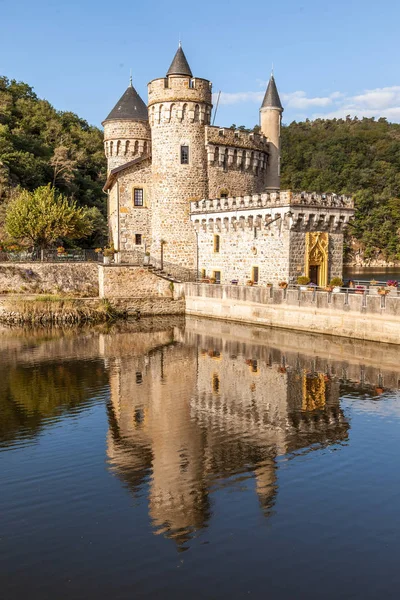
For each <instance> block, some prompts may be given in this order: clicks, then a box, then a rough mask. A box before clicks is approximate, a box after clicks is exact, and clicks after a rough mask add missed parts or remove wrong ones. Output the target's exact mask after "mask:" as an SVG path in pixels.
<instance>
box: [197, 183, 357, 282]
mask: <svg viewBox="0 0 400 600" xmlns="http://www.w3.org/2000/svg"><path fill="white" fill-rule="evenodd" d="M352 206H353V204H352V201H351V199H350V198H347V197H338V196H333V195H324V196H319V195H317V194H292V193H291V192H280V193H279V192H274V193H271V194H255V195H253V196H245V197H239V198H226V199H219V198H217V199H215V200H207V201H203V202H192V203H191V218H192V221H193V224H194V226H195V228H196V230H197V232H198V233H197V236H198V266H199V271H200V273H201V275H202V277H208V278H216V279H217V280H218V281H219V282H220V283H229V282H230V281H232V280H238V281H239V283H242V284H243V283H246V281H248V280H252V281H255V282H256V283H261V284H266V283H279V282H280V281H286V282H289V281H294V280H296V278H297V277H298V276H299V275H304V274H306V275H311V273H310V270H311V267H312V266H314V267H315V273H314V274H315V275H316V276H318V279H319V281H316V283H317V284H319V285H327V283H328V281H330V280H331V279H332V277H341V275H342V263H343V258H342V256H343V230H344V228H345V226H346V225H347V223H348V221H349V219H350V218H351V216H352V214H353V208H352ZM311 232H315V235H317V234H318V233H319V234H320V235H321V236H325V239H326V240H327V255H326V257H325V258H324V257H323V256H322V253H321V257H320V262H319V263H318V261H317V260H314V261H313V260H312V258H313V257H311V262H310V260H309V257H308V253H310V251H311V250H310V249H307V235H308V234H310V233H311ZM316 239H317V240H318V235H317V237H316ZM324 260H325V265H323V262H324ZM323 266H325V267H326V272H324V273H322V272H321V273H319V274H318V271H319V270H322V268H323Z"/></svg>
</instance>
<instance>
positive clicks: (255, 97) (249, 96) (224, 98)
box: [213, 92, 264, 105]
mask: <svg viewBox="0 0 400 600" xmlns="http://www.w3.org/2000/svg"><path fill="white" fill-rule="evenodd" d="M263 97H264V92H235V93H229V92H221V97H220V99H219V103H220V104H224V105H227V104H244V103H245V102H256V103H258V104H261V102H262V100H263ZM217 100H218V93H216V94H213V103H214V104H216V103H217Z"/></svg>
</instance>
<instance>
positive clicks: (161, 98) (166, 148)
mask: <svg viewBox="0 0 400 600" xmlns="http://www.w3.org/2000/svg"><path fill="white" fill-rule="evenodd" d="M165 81H167V83H168V85H169V87H165ZM186 100H188V101H189V100H191V101H192V103H195V104H194V105H193V104H192V105H189V104H188V102H186ZM210 106H211V86H210V84H209V82H207V81H205V80H196V88H189V78H188V77H173V78H172V77H170V78H168V79H167V80H164V79H162V80H155V81H152V82H151V83H150V84H149V113H150V122H151V127H152V147H153V153H152V221H151V230H152V245H151V253H152V254H154V255H155V256H157V257H159V256H160V254H161V242H162V241H163V242H164V246H163V253H164V260H165V261H167V262H171V263H176V264H179V265H182V266H185V267H188V268H191V269H193V268H194V267H195V261H196V235H195V232H194V230H193V228H192V227H191V226H190V203H189V202H190V199H195V198H197V199H200V198H202V197H203V196H204V195H207V191H208V190H207V156H206V151H205V135H204V125H205V124H207V123H208V122H209V109H210ZM181 146H188V147H189V164H181V155H180V152H181Z"/></svg>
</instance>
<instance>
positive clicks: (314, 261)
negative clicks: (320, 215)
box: [305, 231, 329, 287]
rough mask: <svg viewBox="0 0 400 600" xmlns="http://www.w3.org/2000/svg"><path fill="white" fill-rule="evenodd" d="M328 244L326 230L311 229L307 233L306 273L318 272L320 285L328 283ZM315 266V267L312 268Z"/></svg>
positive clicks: (323, 285)
mask: <svg viewBox="0 0 400 600" xmlns="http://www.w3.org/2000/svg"><path fill="white" fill-rule="evenodd" d="M328 246H329V237H328V233H326V232H325V231H309V232H307V233H306V256H305V274H306V275H307V276H308V277H310V271H312V273H311V274H317V279H318V281H317V282H316V283H317V284H318V285H319V286H320V287H325V286H326V285H327V284H328ZM312 267H314V268H312ZM311 268H312V269H311Z"/></svg>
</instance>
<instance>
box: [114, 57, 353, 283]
mask: <svg viewBox="0 0 400 600" xmlns="http://www.w3.org/2000/svg"><path fill="white" fill-rule="evenodd" d="M282 112H283V107H282V104H281V101H280V98H279V94H278V90H277V87H276V83H275V79H274V77H273V75H271V78H270V81H269V83H268V87H267V90H266V92H265V96H264V99H263V102H262V105H261V107H260V132H259V133H247V132H243V131H239V130H234V129H227V128H222V127H216V126H214V125H212V124H211V123H212V118H211V117H212V85H211V82H210V81H208V80H207V79H203V78H198V77H194V76H193V74H192V71H191V69H190V66H189V64H188V62H187V60H186V57H185V55H184V53H183V50H182V48H181V46H179V48H178V51H177V52H176V54H175V57H174V59H173V61H172V63H171V66H170V68H169V69H168V72H167V74H166V76H165V77H161V78H157V79H153V80H152V81H150V83H149V84H148V104H147V105H146V104H145V103H144V102H143V100H142V99H141V98H140V96H139V95H138V93H137V92H136V90H135V89H134V88H133V86H132V82H131V84H130V86H129V87H128V89H127V90H126V92H125V93H124V94H123V96H122V97H121V98H120V100H119V101H118V103H117V104H116V106H115V107H114V108H113V110H112V111H111V113H110V114H109V115H108V117H107V118H106V120H105V121H104V147H105V153H106V157H107V161H108V178H107V182H106V185H105V187H104V190H105V191H106V192H107V193H108V218H109V231H110V242H111V244H112V245H113V246H114V248H115V249H116V250H117V251H118V255H119V257H120V259H122V257H127V256H128V255H129V253H131V255H132V256H138V254H137V253H135V252H134V251H135V250H140V251H141V252H145V251H147V252H149V253H150V254H151V256H152V257H153V258H154V259H155V260H153V261H152V262H153V263H155V262H159V263H161V259H162V260H163V261H165V263H168V264H172V265H177V266H179V267H185V268H187V269H190V270H191V271H192V272H193V273H194V272H196V271H197V275H199V274H200V272H201V271H202V272H203V274H206V275H208V276H212V275H213V273H217V274H218V277H219V278H221V281H222V282H229V281H230V280H232V279H239V280H241V281H242V282H244V281H245V280H247V279H254V278H255V279H257V277H258V281H259V282H260V283H268V282H271V283H273V282H275V283H276V282H278V281H281V280H285V281H288V280H289V279H292V280H293V279H294V278H295V277H297V276H298V275H301V274H302V273H305V274H306V275H308V274H309V273H308V271H309V270H310V268H309V266H310V264H311V263H310V260H309V259H310V257H306V254H307V252H308V251H309V249H308V246H307V243H309V239H310V238H309V237H307V234H308V233H310V232H313V233H315V232H316V233H318V232H320V233H321V234H323V233H324V232H325V233H327V234H328V236H329V242H328V245H327V248H328V249H327V263H328V265H326V264H325V265H324V267H323V268H324V271H323V276H322V277H321V275H318V277H319V280H320V281H322V280H323V281H324V282H325V283H324V285H326V279H327V277H328V278H329V279H330V278H331V277H333V276H341V274H342V249H343V228H344V226H345V225H346V224H347V222H348V220H349V218H350V217H351V216H352V214H353V205H352V203H351V201H350V200H349V199H346V201H344V200H343V202H344V204H343V206H342V205H341V204H340V202H341V201H342V200H338V202H337V203H336V200H332V201H331V200H330V202H329V203H328V204H329V205H328V204H327V203H326V202H325V199H326V197H327V196H325V195H322V196H319V197H317V196H316V195H313V194H302V195H301V197H300V196H298V197H295V196H293V201H292V196H291V194H290V192H285V193H283V192H282V194H281V195H280V196H279V193H278V192H279V187H280V134H281V118H282ZM274 194H275V196H274ZM270 195H271V196H270ZM267 197H268V198H269V200H268V199H267ZM210 198H213V199H215V200H210ZM329 198H338V197H337V196H334V195H332V196H329ZM293 204H295V205H296V206H295V207H294V206H293ZM322 237H323V236H322ZM322 237H321V239H322ZM313 239H314V238H313ZM307 240H308V242H307ZM324 240H326V237H325V238H324ZM324 243H325V241H324ZM313 250H314V253H315V252H316V251H317V250H318V251H319V249H318V248H317V249H315V248H314V249H313ZM124 260H125V258H124ZM314 262H315V261H314ZM163 264H164V263H163ZM312 266H315V265H314V264H313V265H312ZM257 269H258V274H257ZM314 272H315V269H314V271H313V273H314ZM314 278H315V275H314Z"/></svg>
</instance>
